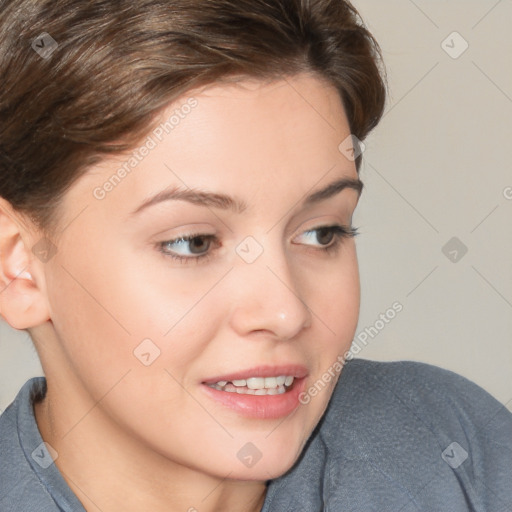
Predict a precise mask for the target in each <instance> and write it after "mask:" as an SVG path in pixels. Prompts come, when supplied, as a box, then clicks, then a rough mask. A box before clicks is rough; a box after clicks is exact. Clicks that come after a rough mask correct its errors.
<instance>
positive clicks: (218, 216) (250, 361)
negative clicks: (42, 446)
mask: <svg viewBox="0 0 512 512" xmlns="http://www.w3.org/2000/svg"><path fill="white" fill-rule="evenodd" d="M190 96H193V97H194V98H196V99H197V101H198V104H197V106H196V107H195V108H194V109H193V110H192V111H191V112H190V114H188V115H187V116H186V117H185V118H184V119H182V120H181V121H180V123H179V125H178V126H176V127H175V129H174V130H173V131H172V132H171V133H170V134H169V135H168V136H166V137H165V138H164V139H163V140H162V141H161V142H160V143H159V144H158V145H157V147H156V148H154V149H152V150H151V151H150V153H149V154H148V155H147V156H146V157H145V158H144V160H143V161H142V162H140V163H139V164H138V166H137V167H136V169H134V170H133V171H132V172H131V173H130V174H129V175H128V176H127V177H126V178H125V179H124V180H123V181H122V182H121V183H120V184H118V185H117V186H116V187H115V189H114V190H112V191H111V192H109V193H108V194H107V195H106V197H105V198H104V199H102V200H98V199H96V198H94V197H93V190H94V189H95V187H98V186H101V185H102V184H103V183H104V182H105V181H106V180H108V178H109V177H110V176H111V175H112V174H113V173H114V172H115V171H116V170H117V169H118V168H119V167H120V164H122V163H123V162H125V161H126V156H124V157H121V156H119V155H118V156H117V157H115V158H110V159H109V160H105V161H104V162H102V163H101V164H100V165H98V166H96V167H94V168H91V169H90V170H89V171H88V172H87V173H86V175H84V176H83V177H82V178H81V179H79V180H78V181H77V182H75V184H74V185H73V186H72V188H71V189H70V190H69V191H68V192H67V194H66V196H65V199H64V202H63V203H62V204H61V205H60V210H59V212H60V216H61V217H60V218H61V226H62V227H63V228H64V229H63V230H62V231H61V232H60V234H59V235H58V237H55V238H54V239H52V241H53V242H54V243H55V245H56V248H57V252H56V254H55V255H54V256H53V257H52V258H51V259H50V260H49V261H48V262H46V263H43V262H42V261H40V260H39V259H38V258H36V257H35V256H34V254H33V253H32V251H31V248H32V247H33V245H34V244H35V243H37V242H38V240H39V239H40V238H41V233H38V232H37V230H35V229H34V228H33V227H32V225H31V224H30V222H29V220H28V219H26V218H25V217H24V216H22V215H21V214H20V213H18V212H16V211H14V210H13V209H12V208H11V207H10V205H9V204H8V203H7V202H6V201H5V200H3V199H1V200H0V201H1V202H0V207H1V208H0V233H2V234H1V238H0V244H1V245H0V258H1V271H2V273H1V279H2V283H1V285H2V286H0V289H3V290H4V291H3V292H2V293H0V312H1V313H2V316H3V317H4V318H5V319H6V320H7V322H8V323H9V324H10V325H12V326H13V327H15V328H17V329H29V332H30V334H31V336H32V337H33V339H34V342H35V344H36V348H37V350H38V353H39V356H40V358H41V362H42V365H43V368H44V371H45V375H46V378H47V383H48V392H47V395H46V397H45V399H44V400H43V401H42V402H40V403H37V404H36V405H35V414H36V420H37V424H38V426H39V429H40V431H41V434H42V437H43V439H44V440H45V441H46V442H48V443H49V444H50V445H51V446H52V447H53V448H54V449H55V450H56V451H57V453H58V458H57V459H56V461H55V464H56V465H57V467H58V468H59V470H60V471H61V473H62V474H63V476H64V478H65V479H66V481H67V483H68V484H69V486H70V487H71V489H72V490H73V492H74V493H75V494H76V495H77V496H78V498H79V499H80V500H81V501H82V503H83V504H84V507H85V508H86V509H87V510H90V511H95V510H98V509H101V510H104V511H107V510H108V511H123V512H130V511H139V510H153V511H156V512H158V511H164V510H165V511H166V512H168V511H169V510H176V511H186V510H193V508H192V507H195V509H197V510H198V511H200V512H209V511H256V510H261V507H262V504H263V501H264V497H265V481H266V480H268V479H270V478H275V477H278V476H279V475H281V474H283V473H284V472H285V471H286V470H288V469H289V468H290V467H291V466H292V465H293V463H294V462H295V461H296V460H297V458H298V456H299V455H300V453H301V451H302V448H303V446H304V444H305V442H306V441H307V439H308V437H309V436H310V434H311V432H312V430H313V429H314V427H315V426H316V424H317V423H318V421H319V419H320V418H321V416H322V414H323V412H324V411H325V408H326V406H327V404H328V401H329V398H330V396H331V394H332V390H333V386H334V383H335V382H334V380H333V381H331V383H330V384H329V385H328V386H327V387H326V388H325V389H324V390H323V391H322V392H320V393H319V394H318V395H317V396H316V397H315V398H314V399H312V400H311V401H310V403H309V404H307V405H300V406H299V407H298V409H297V410H296V411H295V412H294V413H293V414H291V415H289V416H288V417H286V418H285V419H283V418H279V419H264V420H262V419H254V418H246V417H243V416H241V415H239V414H237V413H236V412H234V411H232V410H230V409H228V408H226V407H224V406H222V405H220V404H218V403H217V402H214V401H212V400H211V399H210V398H208V397H207V396H206V395H205V394H204V392H203V390H202V385H201V382H202V380H204V379H206V378H209V377H215V376H217V375H222V374H226V373H229V372H233V371H238V370H240V369H247V368H251V367H253V366H256V365H259V364H268V365H277V364H286V363H298V364H303V365H305V366H306V367H307V369H308V377H307V380H306V388H308V387H309V386H311V385H313V384H314V383H315V382H316V381H318V380H319V379H321V376H322V374H323V373H324V372H325V371H326V370H327V369H328V368H329V367H331V366H332V365H333V363H334V362H335V361H336V358H337V356H338V355H339V354H343V353H345V352H346V350H348V348H349V347H350V344H351V341H352V339H353V336H354V334H355V329H356V325H357V319H358V314H359V298H360V297H359V276H358V266H357V257H356V246H355V241H354V239H353V238H345V239H341V240H340V246H339V250H338V251H337V252H335V253H333V254H326V253H325V252H322V244H324V245H329V240H328V239H326V240H327V241H322V238H319V236H318V237H317V236H315V232H313V233H310V234H309V235H307V234H306V232H308V230H311V229H313V228H317V227H320V226H325V225H332V224H341V225H346V226H350V225H351V219H352V214H353V212H354V209H355V208H356V205H357V202H358V192H357V191H356V190H353V189H349V188H347V189H345V190H343V191H341V192H340V193H339V194H337V195H336V196H334V197H332V198H329V199H326V200H324V201H322V202H320V203H318V204H315V205H312V206H309V207H300V204H299V203H300V201H301V199H302V198H303V196H304V195H306V194H309V193H311V192H313V191H315V190H318V189H320V188H323V187H324V186H325V185H327V184H329V183H331V182H332V181H334V180H336V179H337V178H340V177H350V178H357V172H356V167H355V164H354V162H353V161H351V160H350V159H347V158H346V157H345V156H344V155H343V154H342V153H341V152H340V151H339V150H338V145H339V144H340V142H341V141H342V140H344V139H345V138H346V137H347V136H348V135H349V134H350V129H349V125H348V121H347V118H346V115H345V112H344V109H343V106H342V103H341V101H340V98H339V95H338V92H337V91H336V89H334V88H333V87H332V86H331V85H329V84H327V83H326V82H324V81H322V80H320V79H319V78H318V77H316V76H314V75H310V74H305V73H304V74H300V75H296V76H293V77H289V78H286V79H282V80H278V81H274V82H271V83H263V82H258V81H253V80H247V79H244V80H241V81H240V82H238V83H237V84H221V83H218V84H215V85H210V86H207V87H203V88H201V89H199V90H196V91H190V92H189V93H188V94H187V95H186V96H184V97H183V98H182V99H181V100H180V101H178V102H176V104H173V105H170V106H169V108H168V109H166V111H165V112H163V113H162V114H163V115H162V119H167V118H168V117H169V115H170V114H171V113H172V112H173V110H175V109H176V108H177V107H179V105H182V104H183V103H185V101H186V99H187V98H188V97H190ZM166 166H167V167H166ZM183 184H185V185H186V187H197V188H201V189H204V190H208V191H215V192H222V193H225V194H228V195H231V196H236V197H237V198H240V199H242V200H244V201H245V202H246V203H247V209H246V210H245V211H244V212H242V213H236V212H234V211H231V210H221V209H216V208H213V207H209V208H207V207H204V206H199V205H193V204H190V203H186V202H184V201H173V202H166V203H160V204H158V205H155V206H152V207H150V208H148V209H146V210H144V211H143V212H142V213H140V214H139V215H137V216H135V217H133V218H130V216H129V214H130V212H131V211H132V210H134V209H135V208H136V207H138V206H139V205H140V204H141V203H142V202H143V201H144V200H146V199H147V198H149V197H151V196H153V195H154V194H156V193H158V192H160V191H161V190H163V189H164V188H166V187H169V186H173V185H183ZM191 233H194V234H195V233H204V234H212V235H216V236H217V237H218V239H219V241H220V247H219V248H217V249H216V248H215V246H210V249H209V250H210V251H211V257H210V258H209V259H207V260H203V261H202V262H201V261H199V262H198V263H194V262H189V263H181V262H178V261H175V260H172V259H171V258H170V257H169V256H165V255H163V254H162V253H161V252H159V251H158V249H157V242H162V241H165V240H171V239H173V238H177V237H179V236H185V235H189V234H191ZM316 233H318V232H316ZM247 236H252V237H253V238H254V239H255V240H257V242H258V243H259V244H260V245H261V246H262V248H263V253H262V254H261V255H260V256H259V257H258V258H257V259H256V260H255V261H254V262H253V263H251V264H248V263H246V262H245V261H244V260H243V259H242V258H241V257H239V256H238V254H237V253H236V251H235V249H236V247H237V245H238V244H240V243H241V242H242V241H243V240H244V239H245V238H246V237H247ZM334 241H335V240H333V242H334ZM330 243H332V242H330ZM169 249H171V250H173V251H175V252H179V253H180V254H182V255H192V256H193V255H194V253H193V252H192V251H193V248H192V249H191V246H190V245H185V246H179V245H173V246H170V247H169ZM200 250H201V251H205V250H206V251H208V248H207V247H206V246H203V248H202V249H200ZM27 272H28V273H27ZM6 287H7V288H6ZM146 338H149V339H151V340H152V342H153V343H154V344H155V345H156V346H158V348H159V350H160V356H159V357H158V358H156V359H155V360H154V362H153V363H152V364H150V365H149V366H145V365H144V364H142V363H141V362H140V361H139V360H138V359H137V358H136V357H134V354H133V351H134V350H135V349H136V347H137V346H138V345H139V344H140V343H141V341H142V340H144V339H146ZM248 442H251V443H253V444H254V445H255V446H256V447H257V448H258V449H259V451H260V452H261V454H262V457H261V459H260V460H259V461H258V462H257V463H256V464H255V465H254V466H252V467H250V468H249V467H246V466H245V465H244V464H242V463H241V461H240V460H239V459H238V457H237V452H238V451H239V450H240V449H241V447H242V446H244V445H245V444H246V443H248Z"/></svg>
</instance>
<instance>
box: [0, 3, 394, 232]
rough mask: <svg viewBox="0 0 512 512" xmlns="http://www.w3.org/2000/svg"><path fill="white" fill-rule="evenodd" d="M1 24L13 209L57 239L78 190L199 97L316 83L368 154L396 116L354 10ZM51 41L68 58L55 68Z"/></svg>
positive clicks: (59, 7) (43, 9) (18, 18)
mask: <svg viewBox="0 0 512 512" xmlns="http://www.w3.org/2000/svg"><path fill="white" fill-rule="evenodd" d="M0 12H1V16H0V77H2V86H1V88H0V119H1V125H0V196H1V197H3V198H4V199H6V200H7V201H9V202H10V204H11V205H12V206H13V207H14V209H15V210H18V211H20V212H23V213H25V214H28V215H29V216H30V218H31V219H32V221H33V222H34V223H35V224H36V226H37V227H39V228H40V229H43V230H44V231H46V232H51V231H52V230H53V228H54V227H55V226H56V225H57V223H58V222H57V221H58V219H57V218H56V210H57V207H58V205H59V202H60V201H61V200H62V197H63V196H64V194H65V192H66V191H67V190H68V189H69V187H70V186H71V185H72V184H73V183H74V182H75V180H76V179H78V178H79V177H80V176H81V175H83V174H84V173H85V172H86V171H87V169H88V168H89V167H90V166H91V165H94V164H95V163H98V162H99V161H101V160H102V158H104V157H105V156H106V155H108V154H115V153H121V152H123V151H127V150H129V149H131V148H133V147H134V146H135V144H136V143H137V142H138V141H140V140H141V138H142V137H143V136H144V135H145V134H146V133H148V132H149V130H150V129H151V127H152V123H153V122H154V120H155V117H156V115H157V114H158V113H159V112H161V110H162V109H164V108H165V107H166V106H167V105H169V103H171V102H172V101H174V100H176V99H177V98H178V97H180V96H181V95H183V94H184V93H186V92H187V90H190V89H193V88H196V87H200V86H203V85H208V84H210V83H212V84H213V83H214V82H221V81H223V80H229V79H230V78H231V79H233V78H235V77H242V78H243V77H247V78H257V79H261V80H273V79H279V78H283V77H285V76H286V75H288V76H292V75H293V74H297V73H300V72H314V73H315V74H316V75H317V76H318V77H319V78H323V79H325V80H327V82H328V83H330V84H332V85H334V86H335V87H336V88H337V90H338V91H339V94H340V96H341V100H342V103H343V105H344V108H345V111H346V113H347V117H348V121H349V126H350V130H351V133H352V134H353V135H355V136H357V137H358V138H359V139H360V140H363V139H364V138H365V136H366V135H367V134H368V133H369V131H370V130H371V129H373V128H374V127H375V126H376V125H377V123H378V122H379V120H380V118H381V117H382V113H383V110H384V104H385V99H386V83H385V70H384V66H383V64H382V57H381V51H380V48H379V46H378V44H377V42H376V41H375V40H374V38H373V37H372V35H371V34H370V32H369V31H368V30H367V28H366V27H365V26H364V24H363V22H362V20H361V18H360V16H359V14H358V13H357V11H356V9H355V8H354V7H353V6H352V5H351V4H350V3H349V2H347V1H344V0H137V1H134V0H116V1H114V0H111V1H108V0H87V1H83V0H0ZM45 33H46V34H49V36H51V38H53V40H55V41H56V43H57V45H58V46H57V47H56V48H51V49H52V50H54V51H53V53H51V55H50V54H49V53H50V52H48V54H47V55H45V56H44V58H43V57H42V56H41V54H38V52H36V51H35V49H36V47H35V46H34V43H35V42H36V41H37V40H38V38H40V37H41V34H45ZM46 41H50V42H52V41H51V39H48V38H47V39H46ZM36 44H37V43H36ZM43 45H44V42H42V43H41V46H43ZM54 46H55V45H54ZM340 142H341V141H340ZM360 158H361V157H360V156H359V157H358V159H357V160H356V167H357V170H358V171H359V166H360Z"/></svg>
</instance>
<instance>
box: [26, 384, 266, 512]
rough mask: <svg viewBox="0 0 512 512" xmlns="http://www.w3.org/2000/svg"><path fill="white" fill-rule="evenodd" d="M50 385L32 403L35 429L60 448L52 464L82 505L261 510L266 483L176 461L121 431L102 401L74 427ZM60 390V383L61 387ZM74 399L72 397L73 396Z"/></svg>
mask: <svg viewBox="0 0 512 512" xmlns="http://www.w3.org/2000/svg"><path fill="white" fill-rule="evenodd" d="M54 389H55V388H54V387H53V386H51V385H50V384H49V385H48V392H47V394H46V396H45V398H44V399H43V400H42V401H41V402H39V403H36V404H34V413H35V417H36V421H37V425H38V427H39V431H40V432H41V435H42V437H43V439H44V441H46V442H48V443H49V444H50V445H51V446H52V447H53V448H54V449H55V450H56V451H57V453H58V458H57V459H56V460H55V464H56V466H57V467H58V469H59V471H60V472H61V474H62V476H63V478H64V479H65V480H66V482H67V484H68V486H69V487H70V488H71V490H72V491H73V492H74V493H75V495H76V496H77V497H78V499H79V500H80V501H81V502H82V504H83V506H84V508H85V509H86V510H98V509H99V510H109V511H110V512H117V511H119V512H121V511H122V512H132V511H133V512H135V511H140V510H151V511H154V512H160V511H162V512H163V511H165V512H169V511H174V510H175V511H180V512H184V511H188V512H199V511H200V512H216V511H219V512H220V511H222V512H260V511H261V508H262V506H263V503H264V500H265V493H266V485H265V482H261V481H240V480H229V479H228V476H229V474H228V475H226V476H225V477H224V478H219V477H216V476H213V475H208V474H205V473H202V472H200V471H198V470H195V469H194V468H191V467H186V466H183V465H180V464H178V463H176V462H174V461H171V460H169V459H168V458H166V457H164V456H163V455H161V454H159V453H158V452H156V451H155V450H152V449H151V448H150V447H148V446H144V445H143V443H141V442H140V440H138V439H136V438H135V437H134V436H131V435H130V434H129V433H127V432H125V431H123V430H122V429H121V428H120V427H119V425H117V424H116V423H115V421H113V420H112V419H111V418H108V417H107V416H106V415H105V414H104V413H103V411H102V409H101V407H95V408H94V409H93V410H91V411H90V412H89V414H88V415H87V416H86V417H84V418H83V419H82V420H81V422H80V424H79V425H77V426H76V428H72V429H71V430H70V427H69V425H70V424H73V425H74V424H76V421H73V422H72V421H70V418H71V417H75V418H76V417H77V416H76V414H72V413H70V411H69V409H68V408H67V407H64V404H66V403H67V404H69V403H70V402H69V401H66V400H65V399H64V400H63V399H62V391H60V392H59V395H58V397H57V396H54V394H53V390H54ZM60 389H61V390H62V388H60ZM71 403H72V402H71Z"/></svg>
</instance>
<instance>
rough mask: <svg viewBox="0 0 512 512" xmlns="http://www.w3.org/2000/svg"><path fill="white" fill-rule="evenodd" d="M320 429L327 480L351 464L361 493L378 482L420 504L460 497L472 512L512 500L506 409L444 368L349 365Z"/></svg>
mask: <svg viewBox="0 0 512 512" xmlns="http://www.w3.org/2000/svg"><path fill="white" fill-rule="evenodd" d="M318 435H319V436H320V437H321V438H322V440H323V441H324V443H325V445H326V451H327V453H328V459H329V460H330V462H329V467H330V478H331V483H332V485H334V486H336V485H337V480H338V479H343V478H345V480H346V479H347V475H350V474H351V470H354V471H356V473H357V471H363V472H364V473H365V477H364V478H361V477H359V483H358V481H357V479H354V481H353V482H352V484H353V487H352V490H354V486H355V488H357V487H358V485H361V482H365V483H363V484H362V487H361V492H364V487H365V485H366V486H368V485H369V484H370V482H372V485H378V486H384V487H385V489H386V491H382V492H384V494H386V492H388V490H389V488H393V487H396V489H401V491H400V492H402V493H405V495H407V496H416V498H415V500H416V501H417V502H418V503H422V504H423V506H425V507H434V508H435V507H436V506H441V505H442V504H443V503H445V504H446V503H451V502H446V499H447V498H446V496H447V495H450V499H452V500H453V507H452V509H453V510H459V509H458V508H457V507H458V506H461V507H463V505H462V504H464V503H466V502H467V503H466V506H469V504H471V506H472V507H473V508H470V510H486V509H493V507H497V506H499V504H500V503H506V504H507V505H510V506H512V491H511V490H510V482H511V481H512V414H511V413H510V411H508V410H507V408H506V407H505V406H504V405H502V404H501V403H500V402H498V401H497V400H496V399H495V398H493V397H492V396H491V395H490V394H489V393H487V392H486V391H485V390H483V389H482V388H481V387H479V386H478V385H476V384H475V383H473V382H471V381H470V380H469V379H466V378H465V377H462V376H461V375H458V374H456V373H454V372H451V371H449V370H444V369H442V368H438V367H436V366H432V365H429V364H425V363H418V362H411V361H399V362H377V361H368V360H362V359H357V360H352V361H349V362H347V363H346V364H345V366H344V368H343V369H342V371H341V375H340V379H339V381H338V383H337V385H336V389H335V391H334V393H333V396H332V399H331V401H330V403H329V406H328V409H327V411H326V414H325V415H324V418H323V420H322V422H321V424H320V426H319V432H318ZM385 482H387V485H386V484H385ZM421 482H423V487H422V486H421V485H420V483H421ZM429 482H430V484H429ZM434 482H435V485H434ZM338 487H339V486H338ZM336 492H338V491H336ZM400 492H399V493H398V494H400ZM425 493H427V494H426V495H425V496H423V498H421V495H422V494H425ZM395 496H396V495H395ZM381 499H382V496H381ZM422 500H423V501H422ZM443 500H445V501H443ZM457 500H458V501H457ZM459 502H460V503H459ZM461 510H464V508H461ZM466 510H467V508H466Z"/></svg>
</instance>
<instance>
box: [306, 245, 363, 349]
mask: <svg viewBox="0 0 512 512" xmlns="http://www.w3.org/2000/svg"><path fill="white" fill-rule="evenodd" d="M343 251H344V252H343V254H342V255H341V256H340V257H339V258H338V259H337V260H336V263H334V264H333V263H331V264H329V265H328V266H327V265H326V267H325V271H324V272H321V273H317V274H316V275H312V276H311V277H310V278H309V279H308V283H309V284H308V287H309V290H308V297H309V300H310V301H311V302H310V306H311V309H312V315H313V319H312V321H313V323H315V322H316V324H317V328H318V330H319V331H321V332H324V333H325V336H323V337H322V339H323V340H324V344H325V345H324V349H325V350H326V352H325V353H327V354H329V355H330V356H331V357H333V354H334V358H335V357H336V355H337V354H338V353H340V352H342V351H343V352H344V351H345V350H346V349H348V347H349V346H350V344H351V342H352V339H353V337H354V334H355V330H356V327H357V322H358V318H359V304H360V283H359V269H358V264H357V256H356V251H355V246H354V245H353V244H350V245H347V246H346V247H344V248H343Z"/></svg>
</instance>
